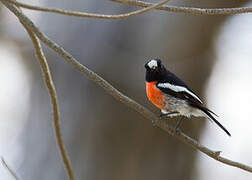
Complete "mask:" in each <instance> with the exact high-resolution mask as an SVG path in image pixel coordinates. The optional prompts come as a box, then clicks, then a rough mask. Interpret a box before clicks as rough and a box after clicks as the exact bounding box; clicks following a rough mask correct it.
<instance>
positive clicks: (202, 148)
mask: <svg viewBox="0 0 252 180" xmlns="http://www.w3.org/2000/svg"><path fill="white" fill-rule="evenodd" d="M0 1H1V2H2V3H3V4H4V5H5V6H6V7H7V8H8V9H9V10H10V11H12V12H13V13H14V14H15V15H16V16H17V17H18V19H19V21H20V22H21V23H23V24H25V25H26V26H27V27H29V29H30V30H31V31H32V32H33V33H34V34H36V36H37V37H38V38H39V39H40V40H41V41H42V42H43V43H45V44H46V45H47V46H48V47H50V48H51V49H52V50H54V51H55V52H56V53H57V54H58V55H60V56H61V57H63V59H64V60H65V61H66V62H68V63H69V64H71V65H72V66H73V67H74V68H75V69H77V70H78V71H79V72H81V73H82V74H84V75H85V76H86V77H88V78H89V79H90V80H92V81H94V82H95V83H96V84H97V85H99V86H101V87H102V88H103V89H104V90H105V91H107V92H108V93H109V94H110V95H112V96H113V97H114V98H116V99H117V100H119V101H120V102H122V103H124V104H126V105H127V106H129V107H131V108H132V109H134V110H136V111H137V112H139V113H140V114H142V115H143V116H144V117H146V118H147V119H149V120H151V121H154V122H155V124H156V125H157V126H158V127H159V128H160V129H162V130H164V131H165V132H167V133H169V134H171V135H174V137H176V138H177V139H179V140H180V141H182V142H184V143H186V144H188V145H190V146H192V147H193V148H195V149H198V150H199V151H201V152H203V153H204V154H206V155H208V156H209V157H212V158H213V159H215V160H217V161H220V162H222V163H224V164H226V165H230V166H234V167H237V168H240V169H243V170H245V171H248V172H252V167H251V166H247V165H245V164H242V163H239V162H236V161H232V160H230V159H227V158H224V157H222V156H220V151H213V150H211V149H209V148H207V147H205V146H203V145H201V144H200V143H199V142H198V141H196V140H194V139H192V138H190V137H189V136H187V135H186V134H184V133H182V132H180V131H176V132H175V131H174V130H173V128H171V127H170V126H169V125H168V124H166V123H165V122H162V121H159V118H158V117H157V116H156V115H155V114H153V113H152V112H150V111H149V110H148V109H146V108H145V107H143V106H142V105H140V104H138V103H137V102H135V101H134V100H132V99H130V98H129V97H127V96H126V95H124V94H122V93H121V92H120V91H118V90H117V89H116V88H114V87H113V86H112V85H111V84H109V83H108V82H107V81H106V80H104V79H103V78H102V77H100V76H99V75H97V74H96V73H94V72H93V71H91V70H90V69H88V68H87V67H86V66H84V65H82V64H80V63H79V62H78V61H77V60H76V59H75V58H74V57H73V56H72V55H71V54H69V53H68V52H67V51H65V50H64V49H63V48H62V47H60V46H59V45H58V44H56V43H55V42H53V41H52V40H51V39H50V38H48V37H47V36H46V35H44V34H43V33H42V32H41V31H40V30H39V28H38V27H36V26H35V24H34V23H33V22H32V21H31V20H30V19H29V18H28V17H27V16H25V15H24V14H23V13H22V12H21V11H19V9H18V8H17V7H15V6H14V5H13V4H10V3H7V2H6V1H5V0H0Z"/></svg>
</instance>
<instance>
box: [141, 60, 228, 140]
mask: <svg viewBox="0 0 252 180" xmlns="http://www.w3.org/2000/svg"><path fill="white" fill-rule="evenodd" d="M144 66H145V68H146V76H145V79H146V93H147V97H148V99H149V100H150V101H151V102H152V103H153V104H154V105H155V106H156V107H158V108H159V109H160V110H161V115H160V117H163V116H169V117H173V116H181V118H180V120H179V121H178V123H177V125H176V127H175V129H177V128H178V127H179V125H180V124H181V122H182V120H183V118H184V117H187V118H190V117H191V116H195V117H206V118H208V119H209V120H212V121H214V122H215V123H216V124H217V125H218V126H219V127H220V128H221V129H222V130H224V131H225V132H226V133H227V135H229V136H231V134H230V133H229V132H228V130H227V129H226V128H225V127H224V126H223V125H221V124H220V123H219V122H218V121H217V120H216V119H215V117H214V116H213V115H215V116H217V115H216V114H215V113H214V112H213V111H211V110H209V109H208V108H206V107H205V106H204V105H203V102H202V101H201V100H200V98H199V97H198V96H197V95H196V94H195V93H194V92H193V91H192V90H191V89H190V88H189V87H188V86H187V85H186V84H185V83H184V82H183V81H182V80H181V79H179V78H178V77H177V76H176V75H175V74H173V73H171V72H170V71H168V70H167V69H166V68H165V67H164V65H163V64H162V62H161V60H160V59H151V60H149V61H148V62H147V63H146V64H145V65H144Z"/></svg>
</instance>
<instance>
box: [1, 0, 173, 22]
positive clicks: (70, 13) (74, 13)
mask: <svg viewBox="0 0 252 180" xmlns="http://www.w3.org/2000/svg"><path fill="white" fill-rule="evenodd" d="M3 1H8V2H10V3H12V4H15V5H16V6H18V7H22V8H26V9H30V10H36V11H44V12H51V13H57V14H62V15H67V16H77V17H84V18H97V19H111V20H116V19H123V18H128V17H131V16H136V15H139V14H143V13H145V12H147V11H150V10H152V9H155V8H157V7H159V6H162V5H163V4H165V3H167V2H168V1H170V0H164V1H161V2H159V3H156V4H153V5H151V6H148V7H146V8H143V9H140V10H136V11H133V12H130V13H125V14H118V15H110V14H95V13H85V12H77V11H66V10H63V9H52V8H43V7H39V6H33V5H29V4H25V3H22V2H17V1H14V0H3Z"/></svg>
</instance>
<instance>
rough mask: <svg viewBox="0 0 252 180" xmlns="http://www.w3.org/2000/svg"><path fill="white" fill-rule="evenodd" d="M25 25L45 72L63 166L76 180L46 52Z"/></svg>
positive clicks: (72, 178) (70, 179)
mask: <svg viewBox="0 0 252 180" xmlns="http://www.w3.org/2000/svg"><path fill="white" fill-rule="evenodd" d="M23 25H24V27H25V29H26V31H27V32H28V34H29V36H30V38H31V40H32V42H33V45H34V49H35V52H36V56H37V58H38V60H39V64H40V67H41V70H42V72H43V77H44V81H45V84H46V86H47V89H48V91H49V95H50V97H51V103H52V109H53V120H54V121H53V123H54V128H55V134H56V139H57V143H58V148H59V151H60V154H61V157H62V160H63V164H64V166H65V168H66V171H67V175H68V179H69V180H74V174H73V170H72V166H71V162H70V158H69V156H68V155H67V151H66V149H65V145H64V141H63V138H62V133H61V127H60V114H59V105H58V104H59V103H58V98H57V93H56V89H55V86H54V83H53V79H52V75H51V72H50V68H49V65H48V63H47V60H46V57H45V55H44V52H43V50H42V47H41V45H40V42H39V39H38V38H37V36H36V35H35V34H34V33H33V32H32V31H31V30H30V29H29V28H28V27H27V26H26V25H25V24H23Z"/></svg>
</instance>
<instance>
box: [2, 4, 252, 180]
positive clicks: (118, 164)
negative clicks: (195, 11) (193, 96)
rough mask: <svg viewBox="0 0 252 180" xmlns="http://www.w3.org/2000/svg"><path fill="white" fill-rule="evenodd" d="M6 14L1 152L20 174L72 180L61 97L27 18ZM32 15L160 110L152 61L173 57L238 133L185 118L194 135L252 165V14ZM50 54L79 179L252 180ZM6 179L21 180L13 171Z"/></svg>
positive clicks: (170, 63)
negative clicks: (151, 90)
mask: <svg viewBox="0 0 252 180" xmlns="http://www.w3.org/2000/svg"><path fill="white" fill-rule="evenodd" d="M26 2H28V3H32V1H31V0H29V1H26ZM152 2H153V1H152ZM155 2H157V1H155ZM36 5H41V6H46V7H55V8H63V9H68V10H76V11H83V12H94V13H95V12H96V13H104V14H119V13H125V12H129V11H133V10H136V9H138V8H136V7H130V6H127V5H121V4H117V3H113V2H109V1H107V0H102V1H99V0H86V1H81V0H75V1H68V0H54V1H49V0H44V1H42V0H40V1H36ZM169 5H177V6H191V7H206V8H215V7H218V8H222V7H242V6H251V5H252V4H251V3H249V1H246V0H244V1H237V0H229V1H225V0H204V1H200V0H190V1H184V0H182V1H172V2H170V3H169ZM0 7H1V14H0V25H1V26H0V39H1V40H0V52H1V53H0V66H1V71H0V82H1V86H0V99H1V101H0V116H1V121H0V156H2V157H4V159H5V160H6V162H7V163H8V164H9V166H10V167H11V168H12V169H13V170H14V171H15V172H16V174H17V175H18V176H19V177H20V179H26V180H33V179H38V180H40V179H41V180H45V179H46V180H47V179H48V180H49V179H53V180H57V179H61V180H62V179H63V180H65V179H67V177H66V174H65V172H64V168H63V165H62V163H61V158H60V154H59V152H58V149H57V147H56V140H55V137H54V129H53V126H52V125H53V124H52V112H51V105H50V99H49V97H48V93H47V89H46V88H45V85H44V83H43V79H42V77H41V70H40V68H39V65H38V62H37V60H36V58H35V56H34V51H33V46H32V44H31V41H30V39H29V38H28V35H27V33H26V32H25V30H24V29H23V27H22V26H21V25H20V24H19V22H18V20H17V19H16V18H15V17H14V16H13V15H12V14H11V13H10V12H8V10H7V9H6V8H5V7H3V6H2V5H0ZM24 12H25V13H26V14H27V15H28V16H29V17H30V18H31V19H32V20H33V21H34V22H35V23H36V25H38V26H39V27H40V29H41V31H42V32H44V33H45V34H47V35H48V36H49V37H50V38H51V39H53V40H54V41H55V42H57V43H58V44H60V45H61V46H63V47H64V48H65V49H66V50H67V51H69V52H70V53H71V54H72V55H73V56H74V57H76V58H77V59H78V60H79V61H80V62H81V63H83V64H84V65H86V66H87V67H89V68H90V69H92V70H93V71H95V72H97V73H98V74H99V75H101V76H102V77H103V78H104V79H106V80H107V81H109V82H110V83H111V84H112V85H113V86H115V87H116V88H117V89H119V90H120V91H122V92H123V93H124V94H126V95H127V96H129V97H131V98H133V99H134V100H136V101H137V102H139V103H140V104H142V105H144V106H145V107H147V108H149V109H150V110H152V111H153V112H155V113H157V114H159V111H158V109H156V108H155V107H154V106H153V105H151V103H150V102H149V101H148V100H147V98H146V95H145V82H144V79H145V70H144V67H143V65H144V63H145V62H146V61H147V60H149V59H150V58H154V57H159V58H161V59H163V63H164V64H165V65H166V67H167V68H168V69H169V70H170V71H172V72H174V73H175V74H177V75H178V76H179V77H181V78H182V79H184V81H185V82H186V83H187V84H188V85H189V86H190V87H191V89H193V90H194V91H195V92H196V93H197V94H199V96H201V97H202V98H201V99H202V100H203V101H204V102H205V103H206V104H207V106H208V107H209V108H210V109H212V110H213V111H214V112H216V113H217V114H218V115H219V121H220V122H221V123H222V124H223V125H224V126H225V127H226V128H227V129H228V130H229V131H230V132H231V134H232V137H231V138H229V137H228V136H227V135H226V134H225V133H224V132H223V131H222V130H221V129H220V128H219V127H218V126H216V125H215V124H213V123H210V122H209V121H207V120H196V119H191V120H188V121H184V122H183V125H182V127H181V128H182V130H183V131H184V132H185V133H186V134H188V135H190V136H192V137H194V138H196V139H198V140H199V141H200V142H201V143H202V144H204V145H206V146H207V147H210V148H212V149H214V150H221V151H223V152H222V155H224V156H225V157H228V158H231V159H233V160H236V161H239V162H242V163H246V164H248V165H252V153H251V150H252V141H250V137H251V136H252V131H251V130H250V129H251V125H252V124H251V119H250V111H251V110H250V109H251V107H252V94H251V92H252V82H251V77H252V61H251V60H252V51H251V47H252V41H251V39H252V22H251V18H252V15H250V14H245V15H234V16H194V15H188V14H177V13H168V12H164V11H152V12H149V13H146V14H143V15H139V16H137V17H131V18H128V19H123V20H98V19H86V18H77V17H68V16H61V15H55V14H50V13H40V12H34V11H27V10H25V11H24ZM44 50H45V53H46V57H47V58H48V61H49V65H50V67H51V70H52V75H53V79H54V82H55V85H56V89H57V92H58V98H59V102H60V110H61V121H62V124H61V125H62V131H63V138H64V141H65V144H66V148H67V150H68V152H69V155H70V158H71V161H72V165H73V169H74V173H75V176H76V179H92V180H93V179H97V180H98V179H103V180H106V179H109V180H116V179H120V180H124V179H125V180H126V179H127V180H128V179H133V180H134V179H144V180H153V179H160V180H162V179H178V180H197V179H198V180H200V179H204V180H210V179H237V178H238V179H243V180H247V179H251V178H252V175H251V174H250V173H248V172H245V171H243V170H240V169H237V168H233V167H230V166H226V165H224V164H222V163H220V162H217V161H215V160H213V159H211V158H209V157H208V156H206V155H204V154H202V153H200V152H198V151H196V150H194V149H192V148H191V147H189V146H187V145H185V144H183V143H181V142H179V141H177V140H176V139H175V138H173V137H171V136H169V135H167V134H166V133H164V132H162V131H160V130H159V129H155V128H153V127H152V124H151V122H150V121H148V120H145V119H144V118H143V117H142V116H141V115H140V114H139V113H137V112H135V111H134V110H132V109H130V108H129V107H127V106H125V105H123V104H121V103H120V102H118V101H117V100H115V99H114V98H112V97H111V96H110V95H108V94H107V93H106V92H105V91H104V90H103V89H102V88H100V87H98V86H97V85H96V84H94V83H93V82H91V81H90V80H88V79H87V78H86V77H84V76H83V75H81V74H80V73H78V72H77V71H76V70H74V69H73V68H72V67H71V66H70V65H68V64H66V63H65V62H64V61H63V59H62V58H60V57H59V56H57V55H56V54H55V53H54V52H52V51H51V50H50V49H48V48H47V47H44ZM169 123H170V124H171V125H174V124H175V123H176V121H175V120H170V122H169ZM0 179H12V177H11V176H10V175H9V173H8V172H7V170H6V169H5V168H3V166H0Z"/></svg>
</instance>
